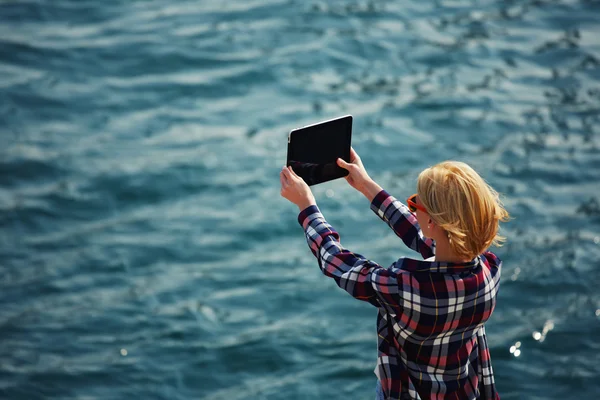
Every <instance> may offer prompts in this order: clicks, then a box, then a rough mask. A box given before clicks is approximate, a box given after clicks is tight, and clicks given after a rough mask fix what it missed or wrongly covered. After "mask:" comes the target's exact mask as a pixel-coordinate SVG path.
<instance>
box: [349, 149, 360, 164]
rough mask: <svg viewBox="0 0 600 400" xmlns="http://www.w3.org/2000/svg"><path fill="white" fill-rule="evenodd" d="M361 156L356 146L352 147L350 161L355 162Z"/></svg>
mask: <svg viewBox="0 0 600 400" xmlns="http://www.w3.org/2000/svg"><path fill="white" fill-rule="evenodd" d="M359 158H360V157H359V156H358V153H357V152H356V151H355V150H354V147H350V162H354V161H356V160H358V159H359Z"/></svg>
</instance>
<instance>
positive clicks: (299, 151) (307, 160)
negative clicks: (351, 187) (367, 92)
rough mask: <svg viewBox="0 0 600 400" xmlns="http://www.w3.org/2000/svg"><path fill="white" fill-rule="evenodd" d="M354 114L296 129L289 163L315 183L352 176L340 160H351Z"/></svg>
mask: <svg viewBox="0 0 600 400" xmlns="http://www.w3.org/2000/svg"><path fill="white" fill-rule="evenodd" d="M351 140H352V116H351V115H345V116H343V117H339V118H335V119H331V120H328V121H323V122H319V123H316V124H313V125H309V126H305V127H303V128H299V129H294V130H293V131H291V132H290V135H289V136H288V153H287V165H288V166H290V165H291V166H292V169H293V170H294V172H295V173H296V174H298V175H299V176H300V177H301V178H302V179H304V181H305V182H306V183H307V184H308V185H310V186H312V185H316V184H318V183H323V182H327V181H331V180H333V179H337V178H342V177H344V176H346V175H348V171H346V170H345V169H343V168H341V167H338V165H337V163H336V160H337V159H338V158H341V159H343V160H345V161H346V162H350V146H351Z"/></svg>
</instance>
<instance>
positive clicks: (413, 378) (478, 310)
mask: <svg viewBox="0 0 600 400" xmlns="http://www.w3.org/2000/svg"><path fill="white" fill-rule="evenodd" d="M371 209H372V210H373V211H374V212H375V213H376V214H377V215H378V216H379V217H380V218H381V219H382V220H384V221H385V222H387V223H388V225H389V226H390V227H391V228H392V229H393V231H394V232H395V233H396V235H398V236H399V237H400V238H401V239H402V240H403V241H404V243H405V244H406V245H407V246H408V247H410V248H411V249H413V250H415V251H417V252H419V253H421V255H422V256H423V257H424V258H429V257H432V256H434V254H435V243H434V242H433V241H432V240H431V239H425V238H424V237H423V234H422V232H421V229H420V227H419V224H418V223H417V219H416V217H415V216H414V215H413V214H412V213H411V212H410V211H409V210H408V208H407V207H406V206H405V205H404V204H402V203H401V202H399V201H398V200H396V199H395V198H394V197H392V196H390V195H389V194H388V193H387V192H385V191H381V192H380V193H379V194H378V195H377V196H376V197H375V199H373V202H372V204H371ZM298 221H299V222H300V224H301V225H302V227H303V228H304V230H305V233H306V238H307V241H308V244H309V246H310V249H311V251H312V252H313V254H314V255H315V257H316V258H317V260H318V261H319V266H320V267H321V270H322V271H323V273H324V274H325V275H327V276H329V277H331V278H333V279H334V280H335V281H336V283H337V284H338V286H339V287H340V288H342V289H344V290H345V291H347V292H348V293H350V295H352V296H353V297H354V298H356V299H359V300H363V301H367V302H369V303H371V304H372V305H374V306H375V307H377V308H378V310H379V313H378V315H377V334H378V357H377V367H376V368H375V374H376V375H377V377H378V378H379V381H380V382H381V385H382V388H383V392H384V394H385V398H386V399H422V400H424V399H460V400H463V399H485V400H488V399H489V400H497V399H499V398H500V396H499V395H498V393H497V392H496V387H495V384H494V376H493V371H492V365H491V360H490V353H489V349H488V345H487V339H486V335H485V330H484V326H483V324H484V322H485V321H486V320H487V319H488V318H489V317H490V315H491V314H492V311H493V310H494V306H495V303H496V294H497V292H498V285H499V279H500V266H501V261H500V260H499V259H498V257H496V256H495V255H494V254H492V253H491V252H486V253H484V254H482V255H480V256H479V257H477V258H475V259H474V260H473V261H471V262H469V263H463V264H455V263H445V262H435V261H428V260H425V261H420V260H414V259H410V258H400V259H399V260H398V261H396V262H395V263H393V264H392V265H391V266H390V267H389V268H387V269H386V268H383V267H381V266H379V265H378V264H376V263H374V262H373V261H370V260H367V259H366V258H364V257H363V256H361V255H359V254H356V253H352V252H351V251H349V250H347V249H345V248H343V247H342V245H341V244H340V241H339V235H338V233H337V232H336V231H335V230H333V228H332V227H331V225H329V224H328V223H327V221H326V220H325V218H324V217H323V215H322V214H321V213H320V211H319V209H318V208H317V207H316V206H311V207H308V208H307V209H305V210H303V211H302V212H301V213H300V215H299V216H298Z"/></svg>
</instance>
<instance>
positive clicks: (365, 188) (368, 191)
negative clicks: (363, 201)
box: [360, 178, 383, 201]
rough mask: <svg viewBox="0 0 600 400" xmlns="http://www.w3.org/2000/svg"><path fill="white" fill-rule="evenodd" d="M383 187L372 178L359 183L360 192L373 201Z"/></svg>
mask: <svg viewBox="0 0 600 400" xmlns="http://www.w3.org/2000/svg"><path fill="white" fill-rule="evenodd" d="M382 190H383V189H382V188H381V186H379V185H378V184H377V182H375V181H374V180H373V179H370V178H369V179H368V180H366V181H365V182H364V183H363V185H361V188H360V192H361V193H362V194H363V196H365V197H366V198H367V200H369V201H373V199H374V198H375V196H377V194H378V193H379V192H381V191H382Z"/></svg>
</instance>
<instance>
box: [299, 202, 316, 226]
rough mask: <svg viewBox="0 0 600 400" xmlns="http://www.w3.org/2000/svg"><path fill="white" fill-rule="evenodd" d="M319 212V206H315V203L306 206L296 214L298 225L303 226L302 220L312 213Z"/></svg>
mask: <svg viewBox="0 0 600 400" xmlns="http://www.w3.org/2000/svg"><path fill="white" fill-rule="evenodd" d="M320 212H321V211H320V210H319V207H317V206H315V205H312V206H308V207H306V208H305V209H304V210H302V211H301V212H300V214H298V223H299V224H300V226H302V227H303V228H304V221H305V220H306V219H307V218H308V217H309V216H311V215H312V214H315V213H320Z"/></svg>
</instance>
